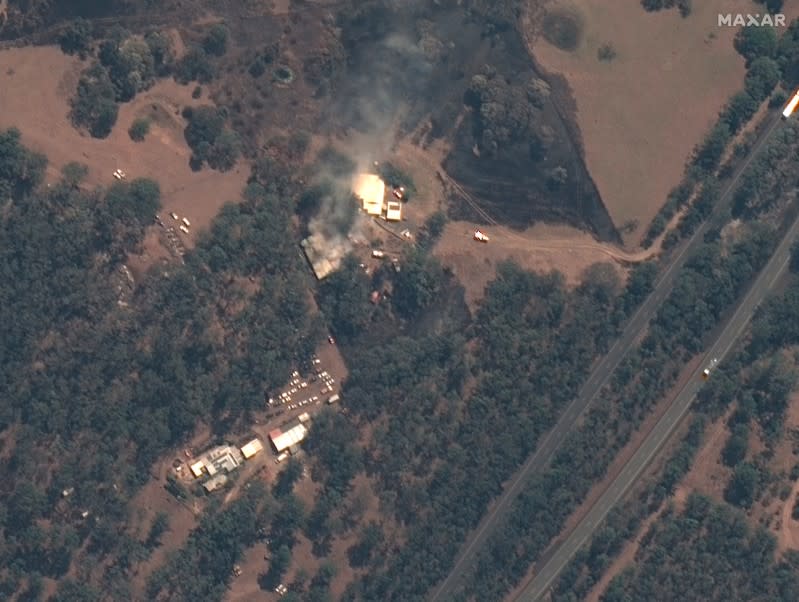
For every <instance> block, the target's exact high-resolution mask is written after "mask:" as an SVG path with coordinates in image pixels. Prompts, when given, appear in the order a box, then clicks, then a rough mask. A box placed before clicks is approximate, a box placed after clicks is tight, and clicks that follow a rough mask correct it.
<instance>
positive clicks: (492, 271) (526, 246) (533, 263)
mask: <svg viewBox="0 0 799 602" xmlns="http://www.w3.org/2000/svg"><path fill="white" fill-rule="evenodd" d="M480 228H481V229H482V230H484V231H485V232H486V234H488V235H489V236H490V238H491V241H490V242H489V243H488V244H482V243H479V242H477V241H474V240H472V236H473V234H474V231H475V229H476V226H475V225H474V224H473V223H471V222H460V221H456V222H449V223H447V225H446V227H445V228H444V232H443V233H442V235H441V238H440V239H439V241H438V243H436V246H435V248H434V250H433V252H434V254H435V255H436V256H437V257H438V258H439V259H440V260H441V263H442V264H443V265H444V266H446V267H448V268H450V269H451V270H452V271H453V273H454V274H455V275H456V276H457V278H458V280H459V281H460V282H461V284H463V286H464V288H465V290H466V302H467V304H468V305H469V308H470V309H472V310H474V308H475V306H476V304H477V302H478V301H479V300H480V299H481V298H482V297H483V294H484V292H485V287H486V285H487V284H488V283H489V282H490V281H491V280H493V279H494V277H495V275H496V267H497V264H499V263H500V262H503V261H508V260H512V261H514V262H515V263H516V264H518V265H519V266H520V267H522V268H524V269H526V270H531V271H536V272H549V271H552V270H558V271H560V272H561V273H562V274H563V275H564V276H565V277H566V282H567V283H569V284H570V285H577V284H579V283H580V279H581V277H582V273H583V271H584V270H585V269H586V268H587V267H588V266H590V265H591V264H594V263H597V262H601V261H608V260H620V261H626V260H628V257H627V256H626V255H625V254H624V253H620V252H619V251H618V250H616V249H614V248H613V247H612V246H611V245H606V244H602V243H598V242H596V241H595V240H594V239H593V238H592V237H591V235H590V234H587V233H585V232H582V231H580V230H577V229H575V228H572V227H570V226H551V225H547V224H542V223H539V224H536V225H535V226H533V227H532V228H528V229H527V230H525V231H523V232H517V231H515V230H512V229H510V228H507V227H505V226H491V227H489V228H485V227H484V226H480ZM614 265H616V264H614ZM616 267H617V270H618V272H619V275H620V277H621V278H622V280H624V278H625V275H626V274H625V270H623V269H622V268H621V267H620V266H618V265H617V266H616Z"/></svg>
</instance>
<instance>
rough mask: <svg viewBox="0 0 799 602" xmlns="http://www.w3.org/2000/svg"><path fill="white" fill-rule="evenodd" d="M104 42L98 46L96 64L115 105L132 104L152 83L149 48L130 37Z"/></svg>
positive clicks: (151, 56) (152, 73)
mask: <svg viewBox="0 0 799 602" xmlns="http://www.w3.org/2000/svg"><path fill="white" fill-rule="evenodd" d="M126 33H127V32H125V34H122V35H124V36H125V37H121V38H119V39H113V38H112V39H108V40H106V41H104V42H103V43H102V44H101V45H100V54H99V57H100V63H101V64H102V65H103V67H105V68H106V69H107V71H108V76H109V78H110V79H111V82H112V83H113V85H114V90H115V91H116V99H117V100H118V101H119V102H127V101H129V100H132V99H133V98H134V97H135V96H136V94H137V93H138V92H141V91H142V90H146V89H148V88H149V87H150V86H152V85H153V83H155V60H154V59H153V54H152V51H151V50H150V46H149V45H148V44H147V43H146V42H144V41H142V40H139V39H135V38H132V37H127V35H126Z"/></svg>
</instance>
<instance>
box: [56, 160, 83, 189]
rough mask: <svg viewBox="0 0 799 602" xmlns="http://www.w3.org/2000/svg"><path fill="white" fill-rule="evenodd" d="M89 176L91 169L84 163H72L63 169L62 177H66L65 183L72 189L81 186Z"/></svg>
mask: <svg viewBox="0 0 799 602" xmlns="http://www.w3.org/2000/svg"><path fill="white" fill-rule="evenodd" d="M88 174H89V168H88V167H86V165H84V164H83V163H77V162H75V161H72V162H71V163H67V164H66V165H64V167H62V168H61V175H62V176H63V177H64V183H65V184H66V185H67V186H70V187H72V188H77V187H78V186H80V184H81V182H83V180H84V179H85V178H86V176H87V175H88Z"/></svg>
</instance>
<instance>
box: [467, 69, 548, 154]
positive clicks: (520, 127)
mask: <svg viewBox="0 0 799 602" xmlns="http://www.w3.org/2000/svg"><path fill="white" fill-rule="evenodd" d="M536 81H537V80H535V79H530V80H529V81H528V80H522V81H519V82H514V83H508V81H507V80H506V79H505V78H504V77H501V76H498V75H497V74H496V73H495V72H494V71H492V70H489V71H488V72H486V73H485V74H480V75H475V76H474V77H473V78H472V81H471V84H470V86H469V89H468V90H467V92H466V99H465V100H466V102H467V104H469V105H471V106H472V107H473V108H474V109H475V113H474V116H475V131H476V136H477V139H478V143H479V146H480V151H481V152H485V153H486V154H488V155H495V154H496V153H497V152H499V150H500V149H503V148H505V147H506V146H508V145H511V144H514V143H516V142H520V141H522V140H528V139H529V138H530V137H531V136H532V135H533V133H534V127H535V124H536V121H537V119H538V113H537V111H538V110H539V109H538V105H540V104H541V103H540V102H538V100H537V99H536V98H534V97H533V96H531V95H530V93H529V90H530V89H534V86H533V84H535V83H536Z"/></svg>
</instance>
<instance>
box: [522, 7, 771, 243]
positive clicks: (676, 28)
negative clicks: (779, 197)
mask: <svg viewBox="0 0 799 602" xmlns="http://www.w3.org/2000/svg"><path fill="white" fill-rule="evenodd" d="M547 10H548V11H549V12H550V13H552V12H553V11H566V12H571V13H572V14H574V15H577V20H578V21H579V23H580V24H581V25H580V26H581V28H582V29H581V31H580V32H578V33H574V34H573V37H576V38H577V39H576V41H575V42H574V43H572V44H568V45H564V44H559V45H560V46H561V47H569V46H573V47H574V50H572V51H564V50H561V49H559V48H558V47H556V46H554V45H553V44H552V43H550V42H549V41H547V39H546V36H543V35H540V26H531V27H530V31H528V35H527V39H528V45H530V42H532V44H531V45H530V47H531V52H532V53H533V55H534V56H535V58H536V60H537V62H538V63H539V64H540V65H541V66H542V67H543V68H544V69H546V70H547V71H549V72H550V73H556V74H562V76H563V77H564V78H565V80H566V82H567V84H568V87H569V88H570V89H571V92H572V94H573V96H574V99H575V101H576V105H577V114H576V120H577V124H578V126H579V129H580V132H581V135H582V139H583V146H584V151H585V159H586V163H587V166H588V169H589V171H590V173H591V176H592V177H593V179H594V181H595V183H596V185H597V187H598V188H599V191H600V194H601V196H602V199H603V201H604V204H605V206H606V208H607V210H608V212H609V213H610V216H611V218H612V219H613V222H614V224H615V225H616V226H617V227H620V226H622V225H624V224H625V222H627V221H628V220H638V227H637V228H636V229H635V230H633V231H632V232H630V233H629V234H626V235H624V241H625V244H627V245H635V244H637V243H638V241H639V238H640V236H641V234H642V233H643V231H644V230H645V229H646V227H647V225H648V224H649V222H650V221H651V220H652V218H653V217H654V215H655V213H656V212H657V210H658V209H659V208H660V206H661V205H662V204H663V203H664V202H665V199H666V195H667V193H668V191H669V190H670V189H671V188H672V187H673V186H674V185H675V184H676V183H677V182H678V181H679V180H680V178H681V176H682V173H683V168H684V164H685V161H686V159H687V158H688V157H689V155H690V153H691V151H692V149H693V148H694V146H695V145H696V144H697V143H699V142H700V141H701V140H702V137H703V136H704V134H705V133H706V132H707V131H708V129H709V128H710V127H711V125H712V124H713V122H714V120H715V118H716V115H717V114H718V112H719V110H720V109H721V108H722V107H723V106H724V104H725V102H726V101H727V99H728V98H729V97H730V95H732V94H733V93H734V92H735V91H737V90H738V89H740V88H741V87H742V85H743V77H744V61H743V58H742V57H740V56H739V55H738V54H737V53H736V52H735V50H734V48H733V45H732V40H733V37H734V36H735V33H736V29H734V28H729V27H722V28H720V27H718V26H717V14H718V13H719V12H720V11H721V12H724V13H727V12H732V13H738V12H740V13H752V14H754V13H756V12H757V5H755V4H754V3H752V2H749V1H747V0H729V1H728V0H724V1H723V2H722V1H721V0H715V1H710V0H709V1H706V2H695V3H694V5H693V13H692V14H691V15H690V16H689V17H688V18H686V19H683V18H682V17H680V15H679V13H678V11H677V10H664V11H660V12H656V13H648V12H646V11H644V9H643V8H642V7H641V6H640V4H639V3H638V2H632V3H631V2H603V1H602V0H562V1H557V2H554V3H552V4H550V5H548V7H547ZM761 12H762V11H761ZM546 19H547V17H545V18H544V19H543V20H542V21H546ZM529 21H530V22H531V23H533V22H535V21H534V20H532V19H530V20H529ZM542 21H540V22H542ZM564 31H565V33H564ZM564 31H561V33H564V35H566V37H569V36H570V35H572V32H570V31H569V30H568V28H565V30H564ZM567 34H568V35H567ZM549 37H550V38H552V36H551V35H550V36H549ZM605 44H610V45H612V47H613V48H614V50H615V51H616V56H615V58H614V59H613V60H611V61H604V62H603V61H600V60H599V59H598V57H597V52H598V50H599V48H600V47H601V46H603V45H605Z"/></svg>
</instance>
